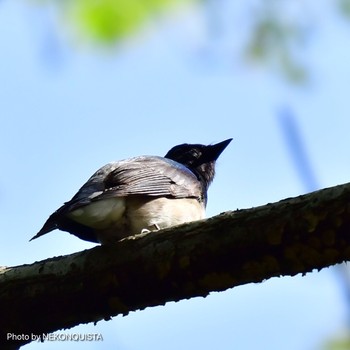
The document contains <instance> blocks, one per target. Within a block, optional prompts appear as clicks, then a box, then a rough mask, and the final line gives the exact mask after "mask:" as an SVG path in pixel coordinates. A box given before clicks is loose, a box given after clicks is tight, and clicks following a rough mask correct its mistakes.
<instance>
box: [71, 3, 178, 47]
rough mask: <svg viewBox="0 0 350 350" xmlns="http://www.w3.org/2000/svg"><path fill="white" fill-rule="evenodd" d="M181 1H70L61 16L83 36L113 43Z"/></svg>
mask: <svg viewBox="0 0 350 350" xmlns="http://www.w3.org/2000/svg"><path fill="white" fill-rule="evenodd" d="M182 2H183V1H182V0H73V1H68V2H65V3H64V4H65V13H66V14H67V17H68V18H70V20H71V22H72V23H73V25H74V26H75V27H76V28H77V29H78V31H79V32H80V33H82V34H83V35H84V36H85V37H88V38H91V39H93V40H97V41H98V42H103V43H113V42H115V41H118V40H120V39H122V38H124V37H126V36H127V35H129V34H131V33H133V32H135V31H136V30H138V29H140V27H141V26H142V25H143V24H145V22H147V21H149V20H150V19H152V18H154V17H155V15H157V14H158V13H160V12H162V11H164V10H165V9H169V8H171V7H172V6H174V5H178V4H179V3H182Z"/></svg>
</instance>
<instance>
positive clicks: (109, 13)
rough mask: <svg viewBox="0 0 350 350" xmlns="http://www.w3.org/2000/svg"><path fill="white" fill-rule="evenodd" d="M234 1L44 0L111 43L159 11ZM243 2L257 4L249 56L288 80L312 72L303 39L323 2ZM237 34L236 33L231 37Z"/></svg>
mask: <svg viewBox="0 0 350 350" xmlns="http://www.w3.org/2000/svg"><path fill="white" fill-rule="evenodd" d="M229 1H230V0H225V1H224V0H221V1H216V0H66V1H64V0H58V1H55V0H41V1H40V2H41V3H42V2H47V3H55V4H57V6H58V7H59V8H60V9H63V10H64V11H63V18H64V19H66V20H67V19H68V22H69V23H70V26H71V27H72V28H73V30H74V31H75V32H76V33H79V35H80V37H82V38H84V39H85V40H87V41H92V42H95V43H103V44H105V45H107V46H108V45H113V44H114V43H116V42H119V41H121V40H122V39H125V38H127V37H128V36H130V35H132V34H134V33H136V32H137V31H139V32H140V31H141V30H142V29H143V26H144V25H145V24H147V23H148V22H151V21H152V20H154V19H155V18H157V17H158V16H159V15H160V14H164V13H166V12H170V11H172V10H173V9H176V8H178V6H179V5H183V4H192V3H196V4H197V6H198V8H206V11H208V12H209V11H211V10H212V9H213V6H214V7H217V8H219V7H220V6H221V7H222V8H224V9H225V2H229ZM319 5H322V4H319ZM241 6H242V7H245V8H247V9H249V8H252V9H253V13H252V15H251V16H250V17H249V18H247V22H249V25H250V32H249V34H248V39H247V42H246V43H245V49H243V52H242V55H243V57H244V58H245V60H246V61H247V62H251V63H256V64H259V65H261V66H262V67H263V68H268V69H270V70H271V71H273V72H277V73H278V74H280V75H282V76H283V77H284V78H286V79H287V81H288V82H291V83H294V84H303V83H305V82H306V81H307V80H308V78H309V76H310V67H307V65H306V63H305V61H303V58H305V57H304V55H303V53H304V52H305V50H304V47H303V45H304V44H305V42H306V40H307V39H308V34H309V32H310V29H311V30H313V29H314V28H315V26H316V25H317V24H316V25H315V23H313V20H312V17H313V16H312V12H313V9H315V6H318V3H317V2H316V3H315V2H312V1H303V2H295V1H286V0H284V1H283V0H256V1H247V2H246V3H244V2H242V5H241ZM332 6H334V7H335V8H336V9H338V10H339V11H340V12H341V14H342V15H343V16H344V17H345V18H348V19H350V0H338V1H336V2H334V3H333V5H332ZM295 10H296V11H295ZM224 11H225V10H224ZM203 13H205V11H204V12H203ZM233 15H234V14H232V16H233ZM204 17H205V15H204ZM204 20H205V19H204ZM209 30H210V28H209ZM233 40H235V39H234V38H233V37H232V41H233Z"/></svg>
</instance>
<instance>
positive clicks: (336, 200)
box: [0, 183, 350, 349]
mask: <svg viewBox="0 0 350 350" xmlns="http://www.w3.org/2000/svg"><path fill="white" fill-rule="evenodd" d="M349 200H350V183H349V184H346V185H341V186H336V187H333V188H329V189H324V190H321V191H317V192H314V193H311V194H308V195H304V196H300V197H297V198H292V199H286V200H283V201H281V202H278V203H274V204H268V205H265V206H261V207H257V208H253V209H247V210H238V211H234V212H226V213H223V214H221V215H218V216H215V217H213V218H210V219H207V220H202V221H198V222H193V223H191V224H187V225H181V226H178V227H174V228H171V229H167V230H162V231H159V232H157V233H150V234H147V235H146V236H143V237H140V236H139V237H132V238H129V239H125V240H123V241H121V242H119V243H117V244H115V245H113V246H98V247H95V248H93V249H90V250H85V251H83V252H80V253H76V254H72V255H68V256H63V257H58V258H53V259H48V260H44V261H40V262H36V263H34V264H31V265H23V266H18V267H13V268H6V269H3V270H0V310H1V313H0V332H1V333H0V337H1V338H0V344H1V346H0V347H1V348H2V349H5V348H8V349H9V348H11V347H10V343H9V342H7V343H4V341H5V339H6V336H7V333H14V334H30V333H36V334H42V333H47V332H52V331H55V330H58V329H61V328H69V327H73V326H75V325H77V324H80V323H87V322H96V321H99V320H101V319H109V318H110V317H111V316H115V315H118V314H123V315H126V314H127V313H128V312H130V311H134V310H139V309H144V308H146V307H148V306H154V305H162V304H165V303H166V302H168V301H178V300H181V299H187V298H191V297H195V296H206V295H208V293H209V292H211V291H222V290H225V289H227V288H232V287H235V286H238V285H241V284H245V283H249V282H260V281H262V280H264V279H267V278H270V277H273V276H280V275H295V274H297V273H306V272H309V271H312V270H313V269H321V268H323V267H326V266H330V265H333V264H336V263H340V262H342V261H345V260H348V259H349V258H350V232H349V228H350V206H349ZM23 343H25V341H23V342H19V343H17V344H16V346H18V344H23ZM3 344H4V345H3ZM5 344H6V346H5ZM11 346H15V343H13V342H12V343H11ZM14 348H15V347H14Z"/></svg>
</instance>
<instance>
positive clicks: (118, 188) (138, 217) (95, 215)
mask: <svg viewBox="0 0 350 350" xmlns="http://www.w3.org/2000/svg"><path fill="white" fill-rule="evenodd" d="M231 140H232V139H228V140H225V141H222V142H220V143H217V144H214V145H208V146H205V145H200V144H186V143H185V144H181V145H178V146H175V147H173V148H172V149H171V150H170V151H169V152H168V153H167V154H166V155H165V157H164V158H163V157H157V156H140V157H135V158H130V159H125V160H121V161H118V162H112V163H108V164H107V165H105V166H103V167H102V168H100V169H99V170H97V171H96V172H95V174H93V175H92V176H91V177H90V179H89V180H88V181H87V182H86V183H85V184H84V185H83V186H82V187H81V188H80V190H79V191H78V192H77V194H76V195H75V196H74V197H73V198H72V199H71V200H70V201H69V202H66V203H64V205H63V206H61V207H60V208H59V209H58V210H57V211H55V212H54V213H53V214H52V215H51V216H50V217H49V218H48V220H47V221H46V223H45V224H44V226H43V227H42V229H41V230H40V231H39V232H38V233H37V234H36V235H35V236H34V237H33V238H32V239H35V238H38V237H40V236H42V235H44V234H46V233H48V232H50V231H52V230H55V229H59V230H62V231H67V232H69V233H71V234H73V235H75V236H77V237H79V238H81V239H83V240H86V241H90V242H95V243H102V244H108V243H111V242H116V241H118V240H120V239H122V238H124V237H127V236H130V235H134V234H138V233H141V232H145V231H146V232H147V231H154V230H159V229H162V228H166V227H170V226H174V225H178V224H181V223H184V222H189V221H194V220H199V219H202V218H204V216H205V207H206V204H207V191H208V187H209V185H210V183H211V182H212V181H213V179H214V175H215V161H216V160H217V159H218V157H219V156H220V154H221V153H222V152H223V150H224V149H225V148H226V147H227V146H228V144H229V143H230V142H231ZM32 239H31V240H32Z"/></svg>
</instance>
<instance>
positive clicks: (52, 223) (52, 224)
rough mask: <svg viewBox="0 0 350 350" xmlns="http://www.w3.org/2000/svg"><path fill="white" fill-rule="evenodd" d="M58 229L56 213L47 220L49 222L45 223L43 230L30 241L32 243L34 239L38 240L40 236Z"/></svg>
mask: <svg viewBox="0 0 350 350" xmlns="http://www.w3.org/2000/svg"><path fill="white" fill-rule="evenodd" d="M56 228H57V221H56V218H55V213H54V214H52V215H51V216H50V217H49V218H48V219H47V221H46V222H45V224H44V226H43V227H42V228H41V230H40V231H39V232H38V233H37V234H36V235H35V236H34V237H32V238H31V239H30V240H29V242H30V241H32V240H33V239H36V238H38V237H40V236H43V235H45V234H46V233H49V232H51V231H53V230H55V229H56Z"/></svg>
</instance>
